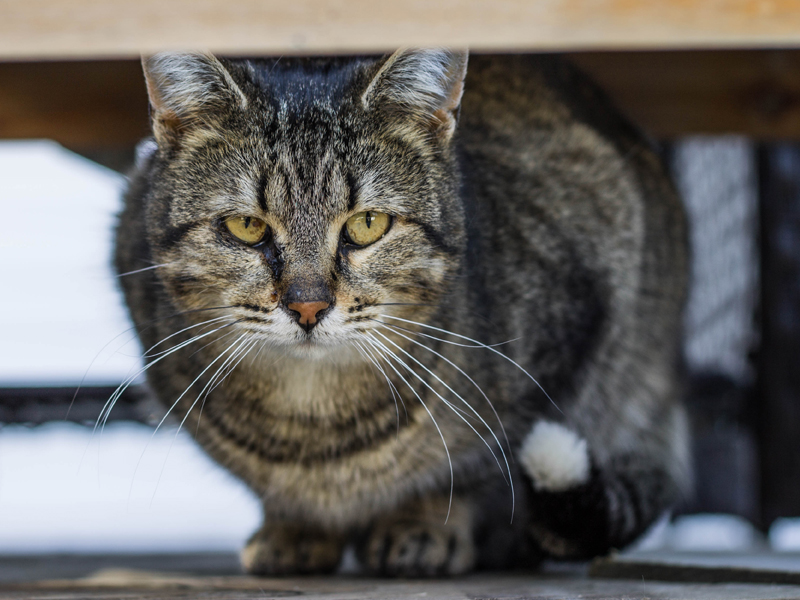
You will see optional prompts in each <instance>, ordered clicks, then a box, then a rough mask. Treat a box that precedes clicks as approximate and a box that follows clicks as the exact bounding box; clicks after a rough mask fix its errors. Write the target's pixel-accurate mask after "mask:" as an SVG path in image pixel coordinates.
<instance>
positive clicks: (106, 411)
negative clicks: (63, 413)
mask: <svg viewBox="0 0 800 600" xmlns="http://www.w3.org/2000/svg"><path fill="white" fill-rule="evenodd" d="M236 323H238V321H234V322H233V323H227V324H225V325H222V326H221V327H218V328H216V329H213V330H211V331H207V332H205V333H201V334H198V335H196V336H194V337H192V338H190V339H188V340H186V341H185V342H181V343H180V344H178V345H176V346H173V347H172V348H170V350H169V351H168V352H166V353H165V354H162V355H161V356H159V357H158V358H156V359H155V360H153V361H151V362H149V363H147V364H146V365H145V366H144V367H142V368H141V369H139V370H138V371H137V372H136V373H134V374H133V375H131V376H130V377H128V378H127V379H126V380H125V381H123V382H122V383H121V384H120V385H119V387H118V388H117V389H116V390H114V393H113V394H111V396H110V397H109V399H108V400H106V403H105V404H104V405H103V408H102V409H101V410H100V415H99V416H98V417H97V421H95V424H94V429H92V436H94V433H95V431H96V430H97V427H98V425H99V424H100V422H101V420H102V424H103V428H101V432H102V431H103V429H104V428H105V424H106V422H107V421H108V416H109V415H110V414H111V411H112V410H113V409H114V405H115V404H116V403H117V400H119V398H120V397H121V396H122V394H123V393H124V392H125V390H126V389H128V387H130V385H131V384H132V383H133V382H134V381H135V379H136V378H137V377H138V376H139V375H141V374H142V373H144V372H145V371H147V370H148V369H149V368H150V367H152V366H153V365H155V364H156V363H158V362H159V361H161V360H163V359H165V358H166V357H168V356H170V355H172V354H173V353H174V352H177V351H178V350H180V349H182V348H185V347H186V346H188V345H189V344H192V343H194V342H196V341H198V340H200V339H202V338H204V337H207V336H209V335H212V334H214V333H216V332H218V331H220V330H222V329H225V328H227V327H231V326H232V325H235V324H236Z"/></svg>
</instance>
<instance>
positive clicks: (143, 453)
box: [128, 334, 245, 502]
mask: <svg viewBox="0 0 800 600" xmlns="http://www.w3.org/2000/svg"><path fill="white" fill-rule="evenodd" d="M244 337H245V334H242V335H240V336H239V337H238V338H236V340H235V341H234V342H233V343H232V344H231V345H230V346H228V347H227V348H225V350H223V351H222V352H220V354H219V356H217V358H215V359H214V360H212V361H211V362H210V363H209V364H208V365H206V367H205V368H204V369H203V370H202V371H200V374H199V375H198V376H197V377H195V378H194V380H193V381H192V382H191V383H190V384H189V385H188V386H186V389H185V390H183V392H181V395H180V396H178V398H177V399H176V400H175V402H173V403H172V406H170V407H169V409H167V412H166V413H165V414H164V416H163V417H162V418H161V420H160V421H159V422H158V425H156V428H155V429H154V430H153V433H152V435H151V436H150V439H149V440H148V442H147V444H145V447H144V450H142V454H141V456H139V460H138V461H137V462H136V468H135V469H134V470H133V476H132V477H131V487H130V490H129V491H128V500H129V501H130V496H131V494H132V493H133V484H134V481H135V480H136V473H137V472H138V471H139V466H140V465H141V463H142V459H143V458H144V455H145V453H146V452H147V448H148V446H149V445H150V442H151V441H152V440H153V438H154V437H155V436H156V434H157V433H158V430H159V429H160V428H161V426H162V425H163V424H164V421H166V420H167V418H168V417H169V415H170V414H171V413H172V411H173V409H174V408H175V407H176V406H177V405H178V402H180V401H181V399H182V398H183V397H184V396H185V395H186V394H187V393H188V392H189V390H190V389H192V386H194V384H195V383H197V382H198V381H199V380H200V378H201V377H202V376H203V375H204V374H205V373H206V371H208V370H209V369H210V368H211V367H212V366H214V363H216V362H217V361H218V360H219V359H220V358H222V357H223V356H225V354H227V353H228V351H229V350H230V349H231V348H233V347H234V346H235V345H236V344H237V343H238V342H239V341H240V340H242V339H243V338H244ZM201 393H202V392H201ZM173 443H174V440H173ZM169 449H170V450H171V449H172V444H170V447H169ZM167 456H169V450H168V451H167ZM165 463H166V459H165ZM162 472H163V467H162ZM159 479H160V476H159ZM153 497H155V492H153ZM151 502H152V500H151Z"/></svg>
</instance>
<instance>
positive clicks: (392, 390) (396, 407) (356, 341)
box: [353, 340, 408, 438]
mask: <svg viewBox="0 0 800 600" xmlns="http://www.w3.org/2000/svg"><path fill="white" fill-rule="evenodd" d="M353 344H354V345H355V347H356V350H358V353H359V354H361V356H363V357H364V358H366V359H367V360H368V361H369V362H371V363H372V365H373V368H377V369H378V371H380V373H381V374H383V377H384V379H386V383H387V384H389V391H390V392H391V393H392V400H394V410H395V413H396V414H397V437H398V438H399V437H400V406H399V405H398V403H397V396H396V395H395V390H394V389H393V388H394V384H392V382H391V380H390V379H389V377H388V376H387V375H386V372H385V371H384V370H383V369H382V368H381V366H380V365H378V363H376V362H375V361H374V360H373V359H372V357H371V356H369V355H368V354H367V352H366V350H364V348H362V346H361V344H359V342H358V340H353ZM403 407H404V408H405V403H404V404H403ZM406 420H408V412H406Z"/></svg>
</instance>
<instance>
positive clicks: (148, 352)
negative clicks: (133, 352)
mask: <svg viewBox="0 0 800 600" xmlns="http://www.w3.org/2000/svg"><path fill="white" fill-rule="evenodd" d="M223 319H230V320H233V317H231V316H229V315H223V316H221V317H215V318H213V319H209V320H208V321H203V322H202V323H197V324H196V325H189V326H188V327H184V328H183V329H181V330H180V331H176V332H175V333H172V334H170V335H168V336H167V337H165V338H164V339H163V340H161V341H160V342H157V343H155V344H153V345H152V346H150V347H149V348H148V349H147V350H145V352H144V353H143V354H142V356H143V357H144V358H151V357H154V356H158V355H160V354H163V353H164V352H168V350H163V351H160V352H156V353H154V354H150V352H152V351H153V350H155V349H156V348H158V347H159V346H160V345H161V344H163V343H164V342H166V341H167V340H169V339H171V338H174V337H175V336H176V335H180V334H181V333H183V332H184V331H189V330H190V329H194V328H196V327H202V326H204V325H208V324H210V323H214V322H217V321H222V320H223Z"/></svg>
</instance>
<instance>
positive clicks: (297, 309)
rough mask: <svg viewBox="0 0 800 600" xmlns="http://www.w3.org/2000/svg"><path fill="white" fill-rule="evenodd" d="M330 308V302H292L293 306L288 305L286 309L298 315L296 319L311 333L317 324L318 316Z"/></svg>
mask: <svg viewBox="0 0 800 600" xmlns="http://www.w3.org/2000/svg"><path fill="white" fill-rule="evenodd" d="M329 306H330V303H329V302H292V303H291V304H287V305H286V308H288V309H289V310H290V311H291V312H293V313H297V314H296V315H295V318H296V319H297V323H298V325H300V327H302V328H303V329H305V330H306V331H311V329H312V328H313V327H314V325H316V324H317V321H318V319H317V316H318V315H319V313H321V312H322V311H324V310H325V309H326V308H328V307H329ZM319 316H321V315H319Z"/></svg>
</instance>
